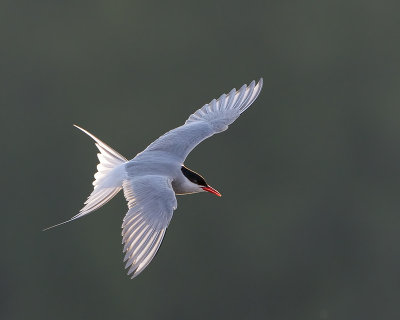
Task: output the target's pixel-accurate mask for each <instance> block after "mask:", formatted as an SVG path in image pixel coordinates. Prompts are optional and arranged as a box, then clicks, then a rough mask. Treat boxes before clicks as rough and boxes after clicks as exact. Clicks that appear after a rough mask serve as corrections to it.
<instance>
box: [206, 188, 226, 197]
mask: <svg viewBox="0 0 400 320" xmlns="http://www.w3.org/2000/svg"><path fill="white" fill-rule="evenodd" d="M201 188H202V189H203V190H204V191H208V192H211V193H214V194H215V195H217V196H218V197H221V196H222V194H220V193H219V192H218V191H217V190H215V189H214V188H213V187H210V186H208V187H201Z"/></svg>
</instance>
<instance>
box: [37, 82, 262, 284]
mask: <svg viewBox="0 0 400 320" xmlns="http://www.w3.org/2000/svg"><path fill="white" fill-rule="evenodd" d="M261 88H262V79H260V80H259V82H258V83H257V84H256V83H255V81H253V82H251V83H250V84H249V85H248V86H246V85H243V86H242V87H241V88H240V90H238V91H236V90H235V89H233V90H231V92H229V94H223V95H221V96H220V97H219V98H218V99H217V100H216V99H214V100H212V101H211V102H210V103H208V104H206V105H204V106H203V107H202V108H200V109H199V110H197V111H196V112H195V113H193V114H192V115H190V117H189V118H188V119H187V120H186V122H185V124H184V125H182V126H180V127H178V128H175V129H173V130H171V131H169V132H167V133H165V134H164V135H162V136H161V137H160V138H158V139H157V140H156V141H154V142H153V143H151V144H150V145H149V146H148V147H147V148H146V149H145V150H144V151H143V152H141V153H139V154H137V155H136V157H135V158H133V159H132V160H130V161H128V160H127V159H126V158H124V157H123V156H122V155H120V154H119V153H118V152H116V151H115V150H114V149H112V148H111V147H109V146H108V145H107V144H105V143H104V142H102V141H101V140H99V139H98V138H96V137H95V136H94V135H92V134H91V133H89V132H88V131H86V130H84V129H82V128H80V127H78V126H76V127H77V128H78V129H80V130H82V131H83V132H85V133H86V134H87V135H89V136H90V137H91V138H92V139H93V140H95V142H96V147H97V148H98V149H99V151H100V153H99V154H98V158H99V161H100V163H99V164H98V166H97V170H98V171H97V173H96V174H95V176H94V177H95V180H94V182H93V185H94V189H93V192H92V193H91V194H90V196H89V197H88V199H87V200H86V202H85V206H84V207H83V208H82V209H81V210H80V212H79V213H78V214H77V215H75V216H74V217H72V218H71V219H70V220H68V221H65V222H62V223H60V224H58V225H61V224H64V223H67V222H70V221H72V220H75V219H77V218H80V217H82V216H85V215H87V214H89V213H90V212H93V211H94V210H96V209H98V208H100V207H101V206H103V205H104V204H105V203H107V202H108V201H109V200H111V199H112V198H113V197H114V196H115V195H116V194H117V193H118V192H119V191H120V190H121V189H123V190H124V195H125V198H126V200H127V202H128V208H129V210H128V212H127V214H126V216H125V218H124V220H123V223H122V243H123V245H124V249H123V251H124V252H125V258H124V261H125V262H126V268H129V270H128V274H130V275H131V276H132V278H134V277H136V276H137V275H138V274H140V273H141V272H142V271H143V270H144V269H145V268H146V266H147V265H148V264H149V263H150V262H151V260H152V259H153V257H154V256H155V254H156V253H157V250H158V248H159V247H160V244H161V242H162V239H163V237H164V234H165V231H166V229H167V227H168V225H169V223H170V221H171V218H172V215H173V211H174V210H175V209H176V208H177V201H176V197H175V195H176V194H188V193H196V192H203V191H210V192H212V193H215V194H217V195H220V194H219V193H218V191H216V190H215V189H213V188H212V187H210V186H208V185H207V184H206V182H205V180H204V179H203V178H202V177H201V176H200V175H197V174H196V173H195V172H192V171H191V170H189V169H187V170H183V169H182V166H183V162H184V160H185V159H186V157H187V155H188V154H189V153H190V151H192V150H193V149H194V148H195V147H196V146H197V145H198V144H199V143H200V142H201V141H203V140H204V139H206V138H208V137H211V136H212V135H214V134H216V133H219V132H222V131H224V130H226V129H227V128H228V126H229V125H230V124H231V123H233V122H234V121H235V120H236V119H237V118H238V117H239V116H240V114H241V113H242V112H243V111H245V110H246V109H247V108H248V107H249V106H250V105H251V104H252V103H253V102H254V100H255V99H256V98H257V97H258V95H259V93H260V91H261ZM188 171H189V172H188ZM58 225H55V226H53V227H56V226H58ZM53 227H50V228H53ZM50 228H47V229H50ZM47 229H45V230H47Z"/></svg>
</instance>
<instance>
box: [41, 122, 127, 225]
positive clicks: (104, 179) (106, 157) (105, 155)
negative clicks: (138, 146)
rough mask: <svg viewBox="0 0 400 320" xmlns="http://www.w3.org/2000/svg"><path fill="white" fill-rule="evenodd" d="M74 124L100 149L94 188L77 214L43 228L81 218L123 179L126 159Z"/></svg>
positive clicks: (109, 195) (111, 194)
mask: <svg viewBox="0 0 400 320" xmlns="http://www.w3.org/2000/svg"><path fill="white" fill-rule="evenodd" d="M74 126H75V127H76V128H78V129H79V130H81V131H83V132H84V133H86V134H87V135H88V136H89V137H91V138H92V139H93V140H94V141H95V142H96V143H95V144H96V147H97V149H99V151H100V153H98V154H97V157H98V159H99V161H100V163H99V164H98V165H97V172H96V174H95V175H94V181H93V186H94V189H93V191H92V193H91V194H90V196H89V197H88V199H87V200H86V201H85V206H84V207H83V208H82V209H81V210H80V211H79V213H78V214H77V215H75V216H73V217H72V218H71V219H69V220H67V221H64V222H61V223H59V224H56V225H54V226H52V227H49V228H46V229H44V230H48V229H51V228H54V227H57V226H59V225H62V224H64V223H67V222H70V221H72V220H75V219H78V218H81V217H83V216H85V215H87V214H89V213H90V212H93V211H94V210H97V209H98V208H100V207H101V206H103V205H104V204H106V203H107V202H108V201H110V200H111V199H112V198H113V197H114V196H115V195H116V194H117V193H118V192H119V191H120V190H121V189H122V182H123V180H124V179H125V174H126V173H125V168H124V166H123V164H124V163H125V162H127V161H128V160H127V159H126V158H125V157H123V156H122V155H120V154H119V153H118V152H117V151H115V150H114V149H113V148H111V147H110V146H108V145H107V144H105V143H104V142H103V141H101V140H100V139H98V138H96V137H95V136H94V135H92V134H91V133H90V132H88V131H86V130H85V129H83V128H81V127H78V126H77V125H74Z"/></svg>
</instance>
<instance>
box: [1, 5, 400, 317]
mask: <svg viewBox="0 0 400 320" xmlns="http://www.w3.org/2000/svg"><path fill="white" fill-rule="evenodd" d="M399 9H400V5H399V3H398V2H397V1H379V2H378V1H372V0H369V1H368V0H367V1H361V0H353V1H352V0H346V1H312V0H307V1H269V0H267V1H246V2H244V1H194V0H186V1H151V0H150V1H126V0H116V1H105V0H103V1H18V2H16V1H9V0H3V1H1V2H0V36H1V44H2V46H1V54H0V57H1V60H0V63H1V73H0V81H1V83H0V85H1V89H0V92H1V94H0V99H1V111H0V112H1V120H2V125H1V131H2V132H1V140H2V157H1V160H0V161H1V167H2V177H3V178H2V210H1V211H2V223H1V238H2V241H1V242H2V246H3V249H2V257H3V258H2V259H3V262H2V263H1V265H0V318H1V319H6V320H14V319H28V318H29V319H278V320H279V319H282V320H284V319H307V320H310V319H341V320H346V319H350V320H353V319H389V318H391V319H395V318H399V317H400V311H399V299H400V276H399V268H400V252H399V251H400V248H399V243H400V232H399V229H400V214H399V211H400V197H399V184H400V108H399V106H400V90H399V86H400V70H399V69H400V64H399V61H400V59H399V56H400V42H399V31H400V19H399ZM260 77H264V89H263V91H262V92H261V95H260V97H259V98H258V100H257V101H256V102H255V103H254V105H253V106H252V107H251V108H250V109H248V110H247V111H246V112H245V113H244V114H243V115H242V116H241V117H240V119H239V120H238V121H237V122H235V123H234V125H232V126H231V128H230V129H229V130H228V131H227V132H225V133H223V134H220V135H217V136H214V137H212V138H211V139H209V140H207V141H205V142H204V143H202V144H201V145H200V146H199V147H198V148H197V149H195V150H194V151H193V152H192V153H191V155H190V156H189V157H188V159H187V161H186V163H185V164H186V165H187V166H188V167H190V168H192V169H193V170H195V171H197V172H199V173H201V174H202V175H204V177H205V178H206V179H207V181H208V182H209V183H210V185H212V186H214V187H215V188H217V189H218V190H220V191H221V192H222V194H223V197H222V198H218V197H215V196H212V195H210V194H199V195H193V196H186V197H179V198H178V210H177V211H176V212H175V215H174V218H173V220H172V223H171V225H170V227H169V229H168V231H167V235H166V237H165V239H164V242H163V244H162V246H161V249H160V251H159V253H158V255H157V256H156V257H155V259H154V260H153V262H152V263H151V264H150V265H149V267H148V268H147V270H145V271H144V272H143V273H142V274H141V275H140V276H139V277H138V278H136V279H134V280H130V279H129V277H128V276H127V275H126V272H125V270H124V264H123V263H122V258H123V255H122V245H121V236H120V233H121V229H120V226H121V223H122V218H123V216H124V215H125V213H126V211H127V208H126V203H125V200H124V198H123V196H122V194H119V195H118V196H117V197H116V198H115V199H113V201H111V202H110V203H108V204H107V205H106V206H104V207H103V208H101V210H99V211H97V212H95V213H93V214H91V215H89V216H88V217H86V218H84V219H81V220H79V221H75V222H73V223H70V224H67V225H64V226H62V227H60V228H57V229H53V230H51V231H47V232H42V231H41V230H42V228H44V227H47V226H49V225H53V224H55V223H58V222H61V221H64V220H66V219H68V218H70V217H71V216H73V215H75V214H76V213H77V212H78V211H79V209H80V208H81V207H82V205H83V202H84V200H85V199H86V197H87V196H88V195H89V193H90V192H91V187H92V186H91V183H92V180H93V174H94V172H95V167H96V164H97V158H96V153H97V150H96V149H95V146H94V144H93V142H92V141H91V140H90V138H88V137H87V136H85V135H84V134H82V133H81V132H79V131H78V130H76V129H75V128H73V127H72V124H74V123H76V124H78V125H80V126H82V127H83V128H86V129H87V130H89V131H91V132H93V133H94V134H95V135H96V136H98V137H99V138H100V139H102V140H104V141H105V142H106V143H108V144H110V146H112V147H113V148H115V149H116V150H118V151H119V152H120V153H121V154H123V155H125V156H126V157H127V158H132V157H134V156H135V155H136V153H138V152H140V151H142V150H143V149H144V148H145V147H146V146H147V145H148V144H149V143H150V142H152V141H153V140H154V139H156V138H157V137H158V136H160V135H161V134H163V133H164V132H166V131H168V130H170V129H172V128H174V127H176V126H179V125H181V124H182V123H183V122H184V121H185V120H186V118H187V117H188V116H189V115H190V114H191V113H192V112H193V111H195V110H196V109H197V108H199V107H201V106H202V105H203V104H205V103H207V102H209V101H210V100H211V99H213V98H216V97H218V96H219V95H220V94H222V93H224V92H228V91H230V90H231V89H232V88H233V87H236V88H238V87H240V86H241V85H242V84H243V83H249V82H250V81H251V80H253V79H258V78H260Z"/></svg>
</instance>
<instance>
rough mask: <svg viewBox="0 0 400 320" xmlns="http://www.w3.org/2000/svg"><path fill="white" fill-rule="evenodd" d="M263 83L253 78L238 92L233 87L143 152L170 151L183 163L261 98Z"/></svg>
mask: <svg viewBox="0 0 400 320" xmlns="http://www.w3.org/2000/svg"><path fill="white" fill-rule="evenodd" d="M262 85H263V80H262V78H261V79H260V80H259V82H258V83H257V84H256V83H255V81H253V82H251V83H250V84H249V85H248V86H246V85H243V86H242V87H241V88H240V90H238V91H236V89H232V90H231V92H229V93H228V94H223V95H222V96H220V97H219V98H218V99H217V100H216V99H214V100H212V101H211V102H210V103H208V104H206V105H204V106H203V107H202V108H200V109H199V110H197V111H196V112H195V113H193V114H192V115H191V116H190V117H189V118H188V119H187V120H186V122H185V124H184V125H183V126H180V127H178V128H175V129H173V130H171V131H169V132H167V133H166V134H164V135H163V136H161V137H160V138H158V139H157V140H156V141H154V142H153V143H152V144H150V145H149V146H148V147H147V148H146V150H145V151H144V152H147V151H163V152H168V153H170V154H172V155H173V156H174V157H175V158H176V159H177V160H178V161H181V162H182V163H183V162H184V160H185V159H186V157H187V155H188V154H189V153H190V151H192V150H193V149H194V148H195V147H196V146H197V145H198V144H199V143H200V142H201V141H203V140H204V139H206V138H208V137H211V136H212V135H214V134H216V133H219V132H222V131H225V130H226V129H228V126H229V125H230V124H231V123H232V122H234V121H235V120H236V119H237V118H238V117H239V116H240V114H241V113H242V112H243V111H245V110H246V109H247V108H248V107H250V105H251V104H252V103H253V102H254V100H255V99H256V98H257V97H258V95H259V94H260V91H261V88H262Z"/></svg>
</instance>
